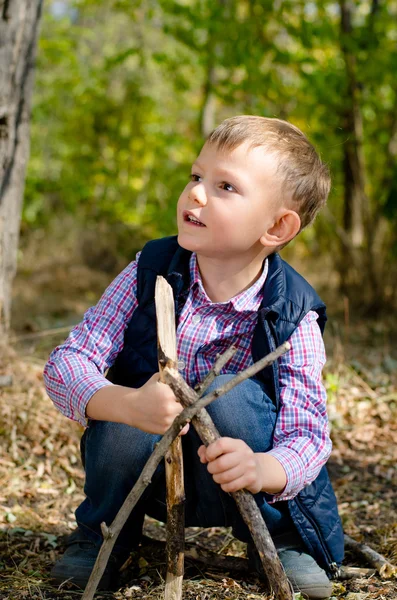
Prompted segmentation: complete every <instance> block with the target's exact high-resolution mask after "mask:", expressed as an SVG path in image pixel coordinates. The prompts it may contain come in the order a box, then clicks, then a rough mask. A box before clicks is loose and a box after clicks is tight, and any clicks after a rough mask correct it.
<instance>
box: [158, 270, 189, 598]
mask: <svg viewBox="0 0 397 600" xmlns="http://www.w3.org/2000/svg"><path fill="white" fill-rule="evenodd" d="M154 297H155V303H156V319H157V345H158V357H159V371H160V379H161V381H164V369H165V367H166V366H168V367H175V366H176V362H177V349H176V327H175V308H174V294H173V292H172V287H171V286H170V285H169V283H168V282H167V280H166V279H164V277H161V276H158V277H157V279H156V288H155V295H154ZM165 481H166V489H167V526H166V531H167V552H166V556H167V575H166V582H165V588H164V599H165V600H182V583H183V564H184V550H185V486H184V481H183V454H182V440H181V438H180V436H178V437H177V438H175V440H174V441H173V442H172V444H171V445H170V447H169V449H168V451H167V454H166V455H165Z"/></svg>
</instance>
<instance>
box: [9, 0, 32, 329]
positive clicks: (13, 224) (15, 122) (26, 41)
mask: <svg viewBox="0 0 397 600" xmlns="http://www.w3.org/2000/svg"><path fill="white" fill-rule="evenodd" d="M41 9H42V0H13V1H12V2H11V1H10V0H3V2H1V1H0V339H1V338H4V337H5V335H6V333H7V330H8V329H9V325H10V310H11V285H12V280H13V278H14V275H15V272H16V264H17V249H18V239H19V225H20V218H21V208H22V198H23V190H24V181H25V170H26V164H27V160H28V157H29V120H30V106H31V95H32V87H33V71H34V61H35V54H36V45H37V36H38V29H39V23H40V16H41Z"/></svg>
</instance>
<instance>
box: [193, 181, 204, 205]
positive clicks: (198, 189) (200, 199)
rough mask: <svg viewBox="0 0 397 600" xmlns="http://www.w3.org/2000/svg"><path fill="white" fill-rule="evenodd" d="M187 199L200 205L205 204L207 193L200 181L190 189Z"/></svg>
mask: <svg viewBox="0 0 397 600" xmlns="http://www.w3.org/2000/svg"><path fill="white" fill-rule="evenodd" d="M189 199H190V200H192V201H193V202H196V204H200V205H201V206H204V205H205V204H207V194H206V192H205V189H204V186H203V184H202V183H197V185H195V186H193V187H192V188H191V189H190V191H189Z"/></svg>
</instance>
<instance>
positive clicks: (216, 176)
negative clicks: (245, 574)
mask: <svg viewBox="0 0 397 600" xmlns="http://www.w3.org/2000/svg"><path fill="white" fill-rule="evenodd" d="M329 189H330V178H329V173H328V170H327V168H326V166H325V165H323V164H322V162H321V161H320V159H319V157H318V156H317V154H316V152H315V150H314V148H313V147H312V145H311V144H310V143H309V142H308V140H307V139H306V137H305V136H304V135H303V133H302V132H301V131H300V130H299V129H297V128H296V127H294V126H293V125H291V124H289V123H287V122H285V121H281V120H278V119H267V118H263V117H255V116H241V117H234V118H232V119H227V120H226V121H224V122H223V123H222V124H221V125H220V126H219V127H218V128H217V129H215V131H214V132H213V133H212V134H211V135H210V136H209V138H208V140H207V141H206V143H205V144H204V147H203V149H202V150H201V152H200V155H199V156H198V158H197V160H196V161H195V163H194V164H193V168H192V173H191V179H190V181H189V182H188V184H187V185H186V188H185V189H184V190H183V192H182V194H181V196H180V198H179V201H178V207H177V222H178V238H177V239H176V238H164V239H161V240H155V241H153V242H149V243H148V244H147V245H146V246H145V248H144V250H143V251H142V253H140V254H139V255H138V256H137V260H136V261H134V262H132V263H131V264H130V265H129V266H128V267H127V268H126V269H125V270H124V271H123V272H122V273H121V274H120V275H119V276H118V277H117V278H116V279H115V281H114V282H113V283H112V284H111V285H110V286H109V288H108V289H107V290H106V292H105V294H104V295H103V297H102V298H101V300H100V301H99V303H98V304H97V306H96V307H93V308H91V309H89V310H88V311H87V313H86V314H85V316H84V320H83V322H82V323H81V324H80V325H78V326H77V327H76V328H75V329H74V330H73V331H72V332H71V334H70V336H69V338H68V340H67V341H66V342H65V344H63V346H60V347H59V348H57V349H55V350H54V352H53V353H52V355H51V357H50V359H49V361H48V363H47V365H46V368H45V381H46V385H47V391H48V393H49V395H50V396H51V398H52V399H53V401H54V403H55V405H56V406H57V407H58V408H59V409H60V410H61V411H62V412H63V413H64V414H65V415H66V416H68V417H70V418H72V419H75V420H77V421H79V422H81V423H82V424H84V425H86V424H87V420H88V428H87V429H86V431H85V434H84V436H83V440H82V458H83V462H84V465H85V470H86V484H85V493H86V499H85V500H84V501H83V502H82V504H81V505H80V506H79V507H78V509H77V511H76V520H77V523H78V529H77V530H76V531H75V532H74V533H72V535H71V536H70V538H69V542H68V546H67V550H66V552H65V554H64V556H63V557H62V558H61V560H60V561H59V562H58V563H57V564H56V565H55V567H54V568H53V571H52V576H53V578H54V579H55V581H57V582H58V583H60V582H62V581H64V580H66V579H69V578H72V580H73V581H74V582H75V583H76V584H77V585H80V586H82V587H83V586H84V585H85V584H86V582H87V580H88V578H89V575H90V573H91V570H92V567H93V565H94V562H95V559H96V556H97V553H98V550H99V546H100V544H101V530H100V523H101V522H102V521H105V522H106V523H111V521H112V520H113V518H114V517H115V515H116V513H117V511H118V509H119V508H120V505H121V504H122V502H123V500H124V498H125V496H126V495H127V494H128V492H129V491H130V489H131V488H132V486H133V485H134V483H135V481H136V479H137V478H138V476H139V474H140V472H141V470H142V468H143V466H144V464H145V463H146V461H147V459H148V457H149V456H150V454H151V453H152V451H153V447H154V444H155V443H156V441H157V440H158V439H159V436H160V435H161V434H163V433H164V432H165V431H166V430H167V428H168V427H169V426H170V425H171V423H172V421H173V419H174V418H175V416H176V415H177V414H178V413H179V412H180V411H181V410H182V408H181V406H180V405H179V404H178V403H177V402H175V397H174V395H173V393H172V391H171V390H170V388H169V387H168V386H166V385H165V384H162V383H160V382H159V375H158V373H157V370H158V369H157V349H156V324H155V310H154V284H155V280H156V276H157V274H163V275H164V276H165V277H167V279H168V281H169V283H170V284H171V285H172V287H173V289H174V295H175V298H176V312H177V323H178V325H177V339H178V358H179V369H180V371H181V373H182V374H183V376H184V377H185V379H186V380H187V382H188V383H189V384H190V385H191V386H194V385H196V384H197V383H198V382H200V381H201V380H202V378H203V377H204V376H205V374H206V373H207V371H208V370H209V369H210V368H211V366H212V365H213V362H214V360H215V357H216V355H217V354H218V353H219V352H222V351H223V350H225V349H226V348H227V347H229V346H230V345H232V344H234V345H237V346H238V351H237V353H236V355H235V356H234V357H233V358H232V360H231V361H230V362H229V363H228V364H227V365H226V367H225V368H224V369H223V371H222V374H221V375H220V376H219V377H218V378H217V379H216V380H215V382H214V384H213V387H219V385H221V384H222V382H224V381H225V379H227V378H230V377H232V376H233V374H234V373H237V372H238V371H240V370H242V369H243V368H245V367H247V366H248V365H249V364H251V363H252V362H254V361H257V360H258V359H259V358H260V357H261V356H263V355H265V354H267V353H268V352H269V351H270V350H271V349H273V348H274V347H275V346H276V345H278V344H279V343H281V342H283V341H285V340H286V339H289V341H290V344H291V346H292V348H291V350H290V352H289V353H287V354H286V355H285V356H284V357H282V358H281V359H280V360H279V361H278V363H277V364H275V365H273V366H272V367H270V368H267V369H265V370H263V371H262V372H261V373H260V374H259V375H258V376H257V378H253V379H251V380H247V381H246V382H243V383H242V384H240V385H239V386H237V387H236V388H235V389H234V390H232V391H231V392H229V393H228V394H226V395H224V396H222V397H221V398H218V399H217V400H216V401H215V402H214V403H212V404H211V405H210V406H209V407H208V411H209V413H210V414H211V416H212V418H213V420H214V422H215V425H216V426H217V428H218V429H219V431H220V433H221V435H222V438H221V439H220V440H217V441H216V442H215V443H213V444H211V445H210V446H208V447H207V448H205V447H204V446H202V445H201V443H200V440H199V438H198V436H197V434H196V433H195V431H194V429H193V428H192V427H191V428H188V427H185V429H184V430H183V431H182V434H184V435H183V438H182V443H183V451H184V461H185V480H186V481H185V487H186V525H190V526H203V527H210V526H215V525H220V526H222V525H224V526H231V527H232V528H233V532H234V534H235V535H236V537H238V538H239V539H241V540H243V541H246V542H247V543H248V555H249V557H250V558H251V560H252V561H253V562H254V564H255V563H258V558H257V555H256V552H255V548H254V547H253V545H252V541H251V539H250V536H249V533H248V531H247V528H246V526H245V525H244V523H243V522H242V520H241V517H240V515H239V514H238V511H237V509H236V507H235V505H234V502H233V501H232V499H231V497H230V495H229V494H228V492H233V491H236V490H239V489H242V488H245V489H247V490H249V491H250V492H252V493H253V494H254V495H255V499H256V501H257V503H258V506H259V507H260V510H261V512H262V515H263V518H264V519H265V521H266V524H267V526H268V528H269V531H270V533H271V535H272V537H273V539H274V541H275V544H276V547H277V549H278V553H279V556H280V560H281V562H282V563H283V565H284V568H285V570H286V573H287V576H288V577H289V579H290V580H291V582H292V583H293V585H294V588H295V589H297V590H298V589H299V590H301V591H302V592H303V593H305V594H306V595H307V596H308V597H309V598H313V599H314V598H326V597H328V596H329V595H330V594H331V591H332V586H331V583H330V581H329V579H328V575H330V576H331V575H333V574H335V573H336V572H337V568H338V564H340V562H341V561H342V558H343V532H342V529H341V524H340V520H339V517H338V513H337V507H336V500H335V496H334V493H333V490H332V486H331V484H330V481H329V478H328V475H327V472H326V470H325V467H324V466H323V465H324V463H325V462H326V460H327V458H328V456H329V454H330V451H331V442H330V439H329V432H328V422H327V415H326V406H325V402H326V398H325V391H324V388H323V386H322V384H321V369H322V366H323V364H324V361H325V356H324V347H323V342H322V336H321V332H322V330H323V328H324V325H325V321H326V316H325V306H324V304H323V303H322V302H321V300H320V298H319V297H318V296H317V294H316V293H315V292H314V290H313V289H312V288H311V287H310V286H309V284H308V283H307V282H306V281H305V280H304V279H303V278H301V277H300V276H299V275H298V274H297V273H296V272H295V271H294V270H293V269H292V268H291V267H289V266H288V265H287V264H286V263H285V262H284V261H282V260H281V259H280V257H279V255H278V254H277V250H279V249H280V248H282V247H283V246H285V245H286V244H287V243H288V242H289V241H290V240H292V239H293V238H294V237H295V236H296V235H297V234H298V233H299V231H300V230H301V229H302V228H303V227H306V225H308V224H309V223H310V222H311V221H312V220H313V219H314V217H315V215H316V213H317V211H318V210H319V209H320V208H321V206H322V205H323V204H324V203H325V202H326V199H327V196H328V193H329ZM109 367H111V369H110V376H109V379H110V381H109V379H105V377H104V372H105V370H106V369H108V368H109ZM145 514H149V515H151V516H153V517H155V518H157V519H160V520H163V521H164V520H166V509H165V483H164V467H163V465H160V466H159V468H158V470H157V472H156V477H155V478H153V481H152V483H151V484H150V486H149V487H148V488H147V490H146V493H145V495H144V496H143V498H142V499H141V501H140V502H139V504H138V505H137V506H136V508H135V509H134V511H133V513H132V515H131V517H130V519H129V520H128V522H127V524H126V526H125V527H124V529H123V531H122V533H121V534H120V536H119V539H118V541H117V545H116V546H115V551H114V553H113V555H112V560H111V561H110V562H109V565H108V567H107V570H106V572H105V574H104V577H103V579H102V582H101V585H102V587H104V588H106V587H108V586H110V585H111V584H112V582H113V579H114V577H115V574H116V573H117V570H118V568H119V567H120V564H121V563H122V562H123V561H124V560H125V558H126V556H127V555H128V553H129V551H130V550H131V549H132V548H133V547H136V546H137V545H138V544H139V540H140V536H141V531H142V524H143V519H144V515H145Z"/></svg>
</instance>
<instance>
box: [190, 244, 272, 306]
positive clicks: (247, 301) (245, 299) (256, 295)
mask: <svg viewBox="0 0 397 600" xmlns="http://www.w3.org/2000/svg"><path fill="white" fill-rule="evenodd" d="M189 268H190V287H189V291H190V290H192V289H193V287H197V288H198V292H199V295H200V296H201V301H202V302H205V303H207V304H219V305H220V304H224V305H229V304H231V305H232V307H233V308H234V309H235V310H236V311H237V312H243V311H250V312H251V311H256V310H258V308H259V306H260V305H261V302H262V298H263V294H262V288H263V286H264V284H265V281H266V277H267V272H268V260H267V258H266V260H265V261H264V264H263V270H262V273H261V276H260V277H259V279H257V280H256V281H255V283H253V284H252V285H251V286H250V287H249V288H248V289H247V290H244V292H240V294H237V296H234V297H233V298H231V299H230V300H229V301H227V302H211V300H210V299H209V298H208V295H207V292H206V291H205V289H204V286H203V282H202V280H201V276H200V271H199V268H198V264H197V256H196V253H195V252H193V253H192V256H191V257H190V263H189Z"/></svg>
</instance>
